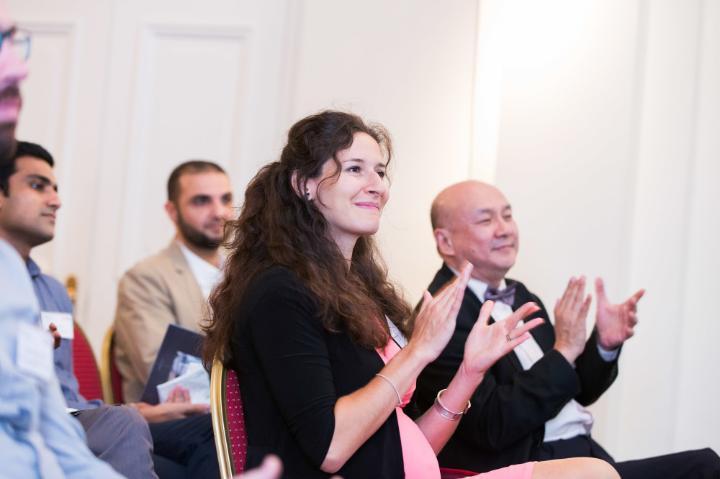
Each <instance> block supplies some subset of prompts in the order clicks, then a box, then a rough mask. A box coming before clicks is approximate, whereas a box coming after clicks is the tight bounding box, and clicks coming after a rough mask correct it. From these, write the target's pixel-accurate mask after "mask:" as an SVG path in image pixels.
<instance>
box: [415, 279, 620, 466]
mask: <svg viewBox="0 0 720 479" xmlns="http://www.w3.org/2000/svg"><path fill="white" fill-rule="evenodd" d="M454 277H455V275H454V274H453V272H452V271H451V270H450V269H449V268H448V267H447V266H446V265H443V266H442V268H441V269H440V271H438V272H437V274H436V275H435V278H434V279H433V281H432V283H431V284H430V287H429V288H428V290H429V291H430V292H431V293H434V292H435V291H437V290H438V289H440V288H441V287H442V286H443V285H444V284H445V283H447V282H448V281H450V280H452V279H453V278H454ZM506 281H507V282H508V284H510V283H513V282H515V281H512V280H506ZM515 283H517V289H516V293H515V304H513V310H515V309H517V308H518V307H519V306H521V305H522V304H524V303H527V302H528V301H533V302H535V303H537V305H538V306H540V308H541V309H540V311H538V312H537V313H536V314H535V315H533V316H531V318H532V317H542V318H545V323H543V324H542V325H541V326H538V327H537V328H535V329H534V330H533V331H532V335H533V337H534V338H535V340H536V341H537V343H538V344H539V345H540V347H541V348H542V350H543V351H545V355H544V356H543V358H542V359H540V360H539V361H537V362H536V363H535V364H534V365H533V366H532V367H531V368H530V369H529V370H527V371H524V370H523V368H522V366H521V365H520V361H519V360H518V359H517V356H516V355H515V354H514V353H510V354H508V355H506V356H505V357H503V358H501V359H500V360H498V362H497V363H495V365H494V366H493V367H492V368H491V369H490V370H489V371H488V372H487V374H486V375H485V378H484V380H483V382H482V383H481V384H480V386H479V387H478V389H477V390H476V391H475V393H474V395H473V397H472V399H471V401H472V407H471V409H470V410H469V411H468V414H467V415H466V416H465V417H463V418H462V420H461V422H460V426H459V427H458V429H457V431H456V432H455V434H454V436H453V437H452V438H451V439H450V441H449V442H448V444H447V445H446V446H445V448H444V449H443V450H442V452H441V453H440V455H439V456H438V458H439V460H440V464H441V465H442V466H445V467H458V468H463V469H470V470H473V471H477V472H485V471H489V470H491V469H497V468H499V467H504V466H508V465H510V464H518V463H523V462H527V461H529V460H532V459H533V458H534V451H535V449H536V448H537V447H538V446H539V445H540V444H541V443H542V440H543V435H544V431H545V422H546V421H548V420H549V419H552V418H553V417H555V416H556V415H557V413H558V412H560V410H561V409H562V408H563V406H565V404H566V403H567V402H568V401H570V400H571V399H575V400H577V401H578V402H579V403H580V404H583V405H588V404H591V403H593V402H594V401H596V400H597V399H598V398H599V397H600V395H601V394H602V393H603V392H605V390H607V388H608V387H610V385H611V384H612V382H613V381H614V380H615V377H616V376H617V360H616V361H613V362H610V363H608V362H605V361H604V360H603V359H602V358H601V357H600V355H599V354H598V351H597V346H596V339H595V335H596V333H595V332H593V334H592V335H591V336H590V339H589V340H588V342H587V344H586V346H585V351H584V352H583V354H582V355H581V356H580V357H578V359H577V361H576V362H575V365H576V367H575V368H573V367H572V365H570V364H569V363H568V362H567V360H565V358H564V357H563V356H562V355H561V354H560V353H558V352H557V351H556V350H554V349H552V348H553V345H554V343H555V331H554V329H553V326H552V324H551V323H550V321H549V316H548V314H547V311H546V310H545V307H544V306H543V304H542V302H541V301H540V298H538V297H537V296H535V295H534V294H532V293H531V292H529V291H528V290H527V288H525V286H524V285H523V284H522V283H519V282H515ZM481 305H482V302H481V300H480V299H478V298H477V297H476V296H475V294H474V293H473V292H472V291H470V289H468V290H466V292H465V297H464V298H463V302H462V306H461V308H460V312H459V314H458V319H457V325H456V328H455V333H454V334H453V337H452V339H450V342H449V343H448V345H447V347H446V348H445V350H444V351H443V352H442V354H441V355H440V357H438V358H437V359H436V360H435V361H434V362H433V363H431V364H430V365H429V366H428V367H427V368H426V369H425V370H424V371H423V372H422V374H421V375H420V377H419V378H418V380H417V390H416V392H415V400H416V402H417V405H418V407H419V409H420V410H424V409H425V408H427V407H429V406H430V405H431V404H432V403H433V401H434V399H435V395H436V394H437V392H438V390H440V389H443V388H445V387H447V385H448V384H449V383H450V379H451V378H452V377H453V375H454V374H455V371H456V370H457V368H458V366H459V365H460V363H461V361H462V357H463V350H464V347H465V340H466V339H467V336H468V334H469V333H470V330H471V329H472V327H473V325H474V324H475V321H476V320H477V316H478V314H479V312H480V307H481Z"/></svg>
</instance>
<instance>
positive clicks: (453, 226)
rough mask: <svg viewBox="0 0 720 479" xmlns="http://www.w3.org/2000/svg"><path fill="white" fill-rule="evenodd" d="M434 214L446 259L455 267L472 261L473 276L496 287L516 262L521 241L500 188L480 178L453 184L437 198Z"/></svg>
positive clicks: (440, 248)
mask: <svg viewBox="0 0 720 479" xmlns="http://www.w3.org/2000/svg"><path fill="white" fill-rule="evenodd" d="M433 217H434V218H435V219H436V227H435V240H436V242H437V246H438V251H439V252H440V254H441V255H442V256H443V259H445V261H446V262H447V263H448V264H449V265H450V266H451V267H453V268H456V269H459V268H461V267H462V265H463V264H464V263H465V261H469V262H470V263H472V264H473V266H474V268H473V273H472V275H473V277H475V278H476V279H479V280H481V281H483V282H485V283H488V284H490V285H491V286H493V287H497V285H498V284H499V283H500V281H501V280H502V279H503V278H504V277H505V275H506V274H507V272H508V271H509V270H510V268H512V267H513V265H514V264H515V259H516V257H517V252H518V242H519V238H518V229H517V225H516V224H515V220H514V219H513V215H512V207H511V206H510V204H509V203H508V201H507V199H506V198H505V196H504V195H503V194H502V193H501V192H500V190H498V189H497V188H495V187H494V186H491V185H488V184H485V183H480V182H477V181H468V182H464V183H458V184H457V185H453V186H451V187H449V188H447V189H446V190H444V191H443V192H442V193H440V195H438V197H437V198H436V200H435V202H434V203H433Z"/></svg>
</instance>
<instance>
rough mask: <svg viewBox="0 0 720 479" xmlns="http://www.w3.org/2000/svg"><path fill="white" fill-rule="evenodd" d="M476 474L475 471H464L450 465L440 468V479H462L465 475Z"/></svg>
mask: <svg viewBox="0 0 720 479" xmlns="http://www.w3.org/2000/svg"><path fill="white" fill-rule="evenodd" d="M473 476H477V472H472V471H466V470H464V469H452V468H450V467H441V468H440V478H441V479H462V478H465V477H473Z"/></svg>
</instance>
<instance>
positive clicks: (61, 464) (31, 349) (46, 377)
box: [0, 3, 121, 479]
mask: <svg viewBox="0 0 720 479" xmlns="http://www.w3.org/2000/svg"><path fill="white" fill-rule="evenodd" d="M29 46H30V38H29V36H28V35H26V34H23V33H22V32H20V31H18V30H16V29H15V27H14V25H13V23H12V21H11V20H10V17H9V16H8V15H7V12H6V10H5V7H4V5H3V4H2V3H0V168H7V167H9V164H8V162H7V161H6V160H7V158H9V157H10V155H11V154H12V153H13V152H14V150H15V125H16V124H17V119H18V116H19V114H20V109H21V106H22V102H21V99H20V90H19V86H20V83H21V82H22V81H23V80H24V79H25V77H26V76H27V66H26V64H25V60H26V59H27V55H28V53H29ZM38 314H39V312H38V304H37V301H36V299H35V296H34V292H33V289H32V284H31V282H30V277H29V276H28V273H27V269H26V268H25V265H24V264H23V262H22V260H21V259H20V257H19V256H18V254H17V253H16V252H15V250H14V249H13V248H12V247H11V246H10V245H8V244H7V243H6V242H5V241H4V240H2V239H0V451H2V457H3V458H4V459H6V460H4V461H2V466H1V467H2V469H0V475H2V476H3V477H28V478H29V477H42V478H50V479H54V478H64V477H70V476H72V477H103V478H113V479H114V478H120V477H121V476H120V475H119V474H117V473H116V472H115V471H114V470H113V469H112V468H111V467H110V466H109V465H107V464H106V463H104V462H102V461H100V460H98V459H96V458H95V457H94V456H93V454H92V453H91V452H90V450H89V449H88V448H87V447H86V446H85V440H84V434H83V431H82V428H81V427H80V424H79V423H78V422H77V421H75V420H74V419H73V418H72V417H70V415H69V414H67V413H66V412H65V408H64V404H65V402H64V400H63V396H62V394H61V392H60V386H59V384H58V380H57V378H56V377H55V374H54V372H53V363H52V341H51V339H50V336H49V334H48V333H47V332H44V331H42V330H40V329H39V328H38V327H36V326H35V323H36V321H37V317H38Z"/></svg>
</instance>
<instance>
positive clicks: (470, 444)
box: [415, 181, 720, 479]
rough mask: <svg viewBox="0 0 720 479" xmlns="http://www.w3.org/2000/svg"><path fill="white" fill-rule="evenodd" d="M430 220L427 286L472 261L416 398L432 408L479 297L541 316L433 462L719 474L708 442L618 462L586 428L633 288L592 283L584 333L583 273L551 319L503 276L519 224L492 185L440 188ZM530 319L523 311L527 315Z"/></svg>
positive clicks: (644, 474)
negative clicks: (529, 307)
mask: <svg viewBox="0 0 720 479" xmlns="http://www.w3.org/2000/svg"><path fill="white" fill-rule="evenodd" d="M431 221H432V226H433V232H434V236H435V241H436V245H437V250H438V253H439V254H440V256H441V257H442V258H443V261H444V263H443V265H442V267H441V269H440V270H439V271H438V272H437V274H436V275H435V278H434V279H433V281H432V283H431V284H430V287H429V288H428V290H429V291H430V292H431V293H435V292H436V291H437V290H438V289H440V288H442V287H443V285H445V284H446V283H447V282H449V281H450V280H451V279H453V278H454V276H455V272H457V271H459V270H460V268H461V265H462V264H464V263H465V262H466V261H469V262H471V263H472V264H473V265H474V269H473V273H472V276H473V277H472V279H471V281H470V283H469V284H468V289H467V291H466V293H465V297H464V299H463V303H462V307H461V310H460V313H459V314H458V318H457V325H456V329H455V333H454V335H453V338H452V339H451V340H450V343H449V344H448V346H447V347H446V348H445V351H443V353H442V354H441V355H440V357H439V358H438V359H437V360H436V361H434V362H433V363H432V364H430V365H429V366H428V367H427V368H426V369H425V371H423V373H422V374H421V375H420V377H419V378H418V381H417V392H416V396H415V398H416V400H417V401H418V404H419V405H420V406H421V407H422V408H423V409H424V408H427V407H430V406H431V405H432V403H433V400H434V399H435V395H436V394H437V391H439V390H440V389H442V388H444V387H446V386H447V384H448V383H449V381H450V378H451V377H452V375H453V374H454V372H455V370H456V369H457V367H458V366H459V365H460V362H461V360H462V354H463V347H464V344H465V340H466V338H467V335H468V334H469V332H470V330H471V328H472V325H473V324H474V323H475V321H476V319H477V317H478V314H479V311H480V307H481V305H482V303H483V302H484V301H485V300H487V299H492V300H494V301H495V303H496V304H495V307H494V309H493V319H494V320H501V319H503V318H505V317H507V316H508V315H510V314H511V313H512V311H514V310H515V309H517V308H518V307H519V306H521V305H522V304H524V303H526V302H535V303H536V304H537V305H538V306H540V311H539V312H538V313H537V314H536V316H541V317H543V318H545V323H544V324H543V325H541V326H539V327H537V328H535V329H534V330H533V331H532V333H531V334H532V339H530V340H528V341H526V342H525V343H523V344H522V345H520V346H518V347H516V348H515V350H514V351H513V353H511V354H508V355H507V356H505V357H504V358H502V359H500V360H499V361H498V362H497V363H496V364H495V365H494V366H493V367H492V368H491V370H490V371H489V372H488V374H487V375H486V376H485V379H484V380H483V382H482V383H481V384H480V386H479V387H478V389H477V391H476V392H475V394H474V396H473V398H472V408H471V409H470V410H469V411H468V413H467V414H466V416H465V417H464V418H463V420H462V422H461V424H460V426H459V428H458V430H457V431H456V433H455V435H454V436H453V438H452V439H451V440H450V442H448V444H447V445H446V446H445V448H444V449H443V451H442V452H441V453H440V455H439V459H440V463H441V465H443V466H447V467H459V468H464V469H471V470H474V471H477V472H484V471H488V470H491V469H495V468H499V467H503V466H507V465H509V464H517V463H522V462H526V461H530V460H547V459H560V458H566V457H578V456H590V457H597V458H601V459H605V460H607V461H609V462H610V463H612V464H613V465H614V466H615V467H616V468H617V470H618V472H619V473H620V475H621V476H622V477H623V478H643V479H647V478H653V477H658V478H660V477H662V478H664V479H667V478H673V477H677V478H680V477H682V478H688V477H697V478H720V458H718V456H717V454H715V452H713V451H712V450H711V449H703V450H699V451H686V452H681V453H677V454H670V455H666V456H659V457H653V458H648V459H642V460H637V461H627V462H620V463H615V462H614V460H613V459H612V457H611V456H610V455H609V454H608V453H607V452H606V451H605V450H604V449H603V448H602V447H601V446H600V445H599V444H598V443H597V442H595V441H594V440H593V439H592V437H591V435H590V432H591V428H592V424H593V417H592V415H591V414H590V412H589V411H588V410H587V409H585V406H587V405H589V404H591V403H593V402H594V401H596V400H597V399H598V398H599V397H600V396H601V395H602V394H603V393H604V392H605V391H606V390H607V389H608V388H609V387H610V385H611V384H612V383H613V381H614V380H615V377H616V376H617V374H618V356H619V354H620V348H621V347H622V345H623V343H624V342H625V341H626V340H627V339H629V338H630V337H631V336H632V335H633V331H634V327H635V324H636V323H637V316H636V312H637V303H638V301H639V300H640V298H641V297H642V295H643V293H644V291H643V290H640V291H638V292H637V293H635V294H634V295H632V296H631V297H630V298H629V299H627V300H626V301H625V302H623V303H620V304H613V303H610V301H608V299H607V297H606V295H605V290H604V285H603V282H602V280H600V279H598V280H596V282H595V293H596V300H597V315H596V318H595V327H594V329H593V331H592V334H591V335H590V338H589V339H587V340H586V329H585V319H586V317H587V314H588V309H589V305H590V296H586V295H585V278H583V277H579V278H571V279H570V282H569V283H568V286H567V289H566V290H565V293H564V294H563V296H562V298H560V299H559V300H558V301H557V303H556V305H555V308H554V311H553V313H554V319H555V324H554V326H553V325H552V324H551V323H550V321H549V319H550V316H549V314H548V312H547V310H546V309H545V307H544V305H543V304H542V301H540V298H538V297H537V296H535V295H534V294H532V293H531V292H530V291H528V289H527V288H526V287H525V286H524V285H523V284H522V283H520V282H518V281H514V280H511V279H506V277H505V276H506V274H507V272H508V271H509V270H510V268H512V266H513V265H514V264H515V258H516V255H517V251H518V230H517V225H516V224H515V221H514V219H513V215H512V208H511V206H510V204H509V203H508V201H507V199H506V198H505V197H504V195H503V194H502V193H501V192H500V191H499V190H498V189H497V188H495V187H493V186H491V185H488V184H485V183H481V182H477V181H466V182H462V183H458V184H455V185H452V186H450V187H448V188H446V189H445V190H443V191H442V192H441V193H440V194H439V195H438V196H437V198H436V199H435V201H434V202H433V205H432V211H431ZM528 319H530V318H528Z"/></svg>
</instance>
